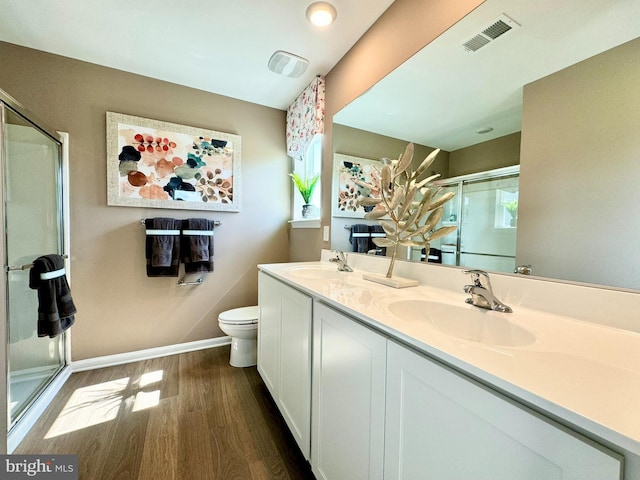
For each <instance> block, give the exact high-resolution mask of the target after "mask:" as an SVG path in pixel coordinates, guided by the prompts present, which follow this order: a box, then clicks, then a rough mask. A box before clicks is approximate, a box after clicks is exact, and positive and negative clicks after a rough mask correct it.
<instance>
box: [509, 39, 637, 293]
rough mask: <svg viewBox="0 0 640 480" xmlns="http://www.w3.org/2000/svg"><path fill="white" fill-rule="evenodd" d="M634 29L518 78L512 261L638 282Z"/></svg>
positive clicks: (538, 269) (538, 270)
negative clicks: (520, 97)
mask: <svg viewBox="0 0 640 480" xmlns="http://www.w3.org/2000/svg"><path fill="white" fill-rule="evenodd" d="M638 51H640V39H637V40H634V41H631V42H629V43H627V44H624V45H622V46H620V47H617V48H615V49H613V50H610V51H609V52H605V53H603V54H600V55H597V56H595V57H593V58H591V59H589V60H586V61H584V62H581V63H578V64H576V65H574V66H571V67H569V68H567V69H565V70H562V71H560V72H558V73H555V74H553V75H550V76H548V77H546V78H543V79H541V80H538V81H536V82H533V83H532V84H529V85H527V86H525V88H524V108H523V117H522V149H521V172H520V174H521V177H520V204H519V209H520V211H519V216H518V217H519V221H518V240H517V245H518V247H517V262H518V263H519V264H522V263H531V264H532V265H533V271H534V274H536V275H543V276H548V277H554V278H559V279H573V280H579V281H583V282H589V283H598V284H605V285H613V286H625V287H630V288H636V289H640V268H638V265H639V264H640V250H639V249H638V241H639V239H640V201H639V197H638V191H639V190H638V188H639V187H638V186H639V185H640V161H639V159H640V134H639V133H638V132H640V108H639V106H640V89H639V88H638V85H640V61H639V57H638Z"/></svg>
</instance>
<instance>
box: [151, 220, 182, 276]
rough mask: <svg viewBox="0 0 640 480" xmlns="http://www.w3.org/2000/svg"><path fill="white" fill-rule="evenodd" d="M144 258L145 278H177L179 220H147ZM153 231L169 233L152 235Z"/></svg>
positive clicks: (178, 264) (178, 267) (178, 266)
mask: <svg viewBox="0 0 640 480" xmlns="http://www.w3.org/2000/svg"><path fill="white" fill-rule="evenodd" d="M144 224H145V226H146V228H147V237H146V240H145V256H146V259H147V277H177V276H178V271H179V269H180V226H181V222H180V220H176V219H174V218H163V217H158V218H147V219H145V221H144ZM154 230H166V231H167V232H171V233H161V234H159V235H156V234H154Z"/></svg>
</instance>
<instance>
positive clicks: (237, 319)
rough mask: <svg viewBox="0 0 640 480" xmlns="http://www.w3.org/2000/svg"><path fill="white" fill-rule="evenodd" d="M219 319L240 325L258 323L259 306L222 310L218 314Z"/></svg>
mask: <svg viewBox="0 0 640 480" xmlns="http://www.w3.org/2000/svg"><path fill="white" fill-rule="evenodd" d="M218 321H220V322H223V323H234V324H238V325H247V324H252V323H258V306H257V305H254V306H252V307H241V308H234V309H233V310H227V311H226V312H222V313H221V314H220V315H219V316H218Z"/></svg>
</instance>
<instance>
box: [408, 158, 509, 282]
mask: <svg viewBox="0 0 640 480" xmlns="http://www.w3.org/2000/svg"><path fill="white" fill-rule="evenodd" d="M519 174H520V167H519V166H513V167H505V168H500V169H496V170H490V171H487V172H480V173H475V174H470V175H464V176H460V177H455V178H449V179H446V180H441V181H438V182H434V183H435V184H436V185H439V186H441V187H442V191H441V193H442V194H444V193H446V192H450V191H451V192H455V193H456V196H455V197H453V199H452V200H450V201H449V202H447V203H446V204H445V205H444V215H443V216H442V220H441V222H440V223H439V224H438V227H439V226H446V225H455V226H456V227H457V229H456V230H455V231H454V232H452V233H450V234H449V235H447V236H446V237H443V238H441V239H438V240H435V241H434V242H432V243H431V247H432V248H436V249H438V250H440V252H441V259H442V263H443V264H445V265H457V266H462V267H468V268H479V269H482V270H491V271H496V272H509V273H512V272H513V270H514V268H515V260H516V233H517V225H518V224H517V222H518V190H519ZM421 253H422V252H421V251H420V250H413V251H412V252H411V258H413V259H416V260H419V259H421V258H420V257H421V256H422V255H421Z"/></svg>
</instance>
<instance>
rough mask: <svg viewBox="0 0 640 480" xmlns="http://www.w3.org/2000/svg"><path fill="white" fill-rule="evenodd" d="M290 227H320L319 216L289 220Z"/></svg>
mask: <svg viewBox="0 0 640 480" xmlns="http://www.w3.org/2000/svg"><path fill="white" fill-rule="evenodd" d="M289 223H290V224H291V228H320V219H319V218H309V219H306V218H305V219H304V220H289Z"/></svg>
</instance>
